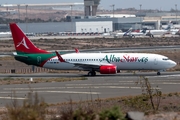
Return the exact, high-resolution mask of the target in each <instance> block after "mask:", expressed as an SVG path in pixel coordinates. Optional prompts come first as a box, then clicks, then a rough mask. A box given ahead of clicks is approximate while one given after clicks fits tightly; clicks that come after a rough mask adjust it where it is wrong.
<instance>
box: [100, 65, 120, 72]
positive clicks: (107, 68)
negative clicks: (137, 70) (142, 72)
mask: <svg viewBox="0 0 180 120" xmlns="http://www.w3.org/2000/svg"><path fill="white" fill-rule="evenodd" d="M99 70H100V71H99V72H100V73H101V74H116V73H117V68H116V66H113V65H111V66H108V65H107V66H100V68H99Z"/></svg>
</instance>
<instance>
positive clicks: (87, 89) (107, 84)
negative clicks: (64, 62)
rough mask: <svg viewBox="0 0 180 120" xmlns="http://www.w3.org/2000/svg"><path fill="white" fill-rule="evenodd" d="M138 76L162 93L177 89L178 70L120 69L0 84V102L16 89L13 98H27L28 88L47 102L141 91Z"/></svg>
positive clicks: (179, 82) (9, 101)
mask: <svg viewBox="0 0 180 120" xmlns="http://www.w3.org/2000/svg"><path fill="white" fill-rule="evenodd" d="M30 76H31V77H48V76H49V77H76V76H77V77H80V76H84V75H83V74H33V75H17V76H15V75H10V74H9V75H3V74H0V77H27V78H28V77H30ZM140 76H144V77H146V78H148V80H149V81H150V82H151V84H152V86H153V87H156V86H158V87H159V89H160V90H161V91H162V92H163V93H169V92H179V91H180V87H179V85H180V79H179V76H180V72H165V73H162V75H161V76H157V75H156V73H155V72H150V73H147V72H146V73H136V74H133V73H120V74H116V75H105V76H104V75H100V74H98V75H97V76H95V77H88V76H85V77H87V80H82V81H69V82H52V83H34V84H14V85H1V86H0V106H5V105H6V104H7V103H11V98H12V97H11V96H12V92H13V91H15V92H16V99H18V100H19V101H20V102H22V100H24V99H26V97H27V94H28V92H30V91H31V92H32V91H33V92H37V93H38V95H39V96H41V97H43V98H44V99H45V101H46V102H48V103H58V102H67V101H69V100H70V98H71V99H72V100H73V101H79V100H90V99H91V98H92V99H97V98H98V97H99V98H110V97H119V96H129V95H138V94H141V91H142V90H141V86H140V85H136V84H135V82H137V81H139V80H140V79H141V78H140Z"/></svg>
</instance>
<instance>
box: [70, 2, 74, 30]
mask: <svg viewBox="0 0 180 120" xmlns="http://www.w3.org/2000/svg"><path fill="white" fill-rule="evenodd" d="M70 7H71V32H72V31H73V29H72V9H73V8H72V7H73V6H72V5H70Z"/></svg>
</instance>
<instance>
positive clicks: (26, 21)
mask: <svg viewBox="0 0 180 120" xmlns="http://www.w3.org/2000/svg"><path fill="white" fill-rule="evenodd" d="M27 7H28V5H26V18H25V20H26V33H27Z"/></svg>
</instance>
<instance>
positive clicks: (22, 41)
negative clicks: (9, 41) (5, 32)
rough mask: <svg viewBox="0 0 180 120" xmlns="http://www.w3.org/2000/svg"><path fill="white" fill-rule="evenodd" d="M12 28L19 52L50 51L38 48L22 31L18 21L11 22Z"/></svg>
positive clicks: (15, 44)
mask: <svg viewBox="0 0 180 120" xmlns="http://www.w3.org/2000/svg"><path fill="white" fill-rule="evenodd" d="M10 29H11V33H12V37H13V41H14V46H15V49H16V51H17V52H20V53H49V52H47V51H45V50H41V49H39V48H37V47H36V46H35V45H34V44H33V43H32V42H31V41H30V40H29V39H28V38H27V36H26V35H25V34H24V33H23V32H22V30H21V29H20V28H19V27H18V26H17V24H16V23H10Z"/></svg>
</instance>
